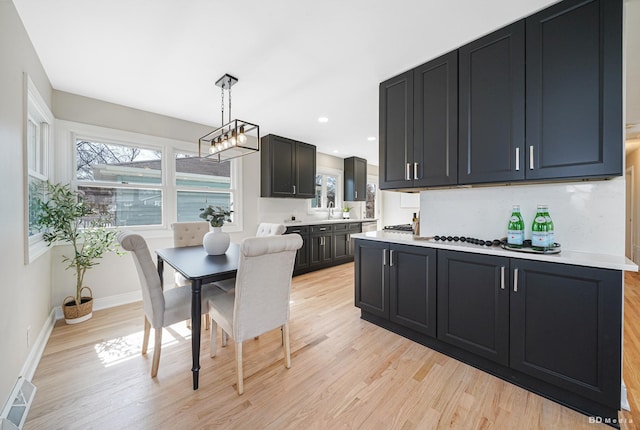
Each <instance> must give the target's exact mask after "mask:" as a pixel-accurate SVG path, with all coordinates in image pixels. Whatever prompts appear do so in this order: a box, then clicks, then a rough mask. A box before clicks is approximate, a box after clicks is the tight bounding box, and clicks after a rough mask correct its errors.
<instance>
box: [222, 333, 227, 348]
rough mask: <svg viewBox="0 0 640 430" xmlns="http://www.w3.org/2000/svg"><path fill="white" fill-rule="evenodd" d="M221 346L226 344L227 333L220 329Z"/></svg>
mask: <svg viewBox="0 0 640 430" xmlns="http://www.w3.org/2000/svg"><path fill="white" fill-rule="evenodd" d="M222 346H227V333H226V332H225V331H224V330H222Z"/></svg>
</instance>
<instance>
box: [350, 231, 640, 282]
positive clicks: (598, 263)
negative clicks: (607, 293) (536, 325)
mask: <svg viewBox="0 0 640 430" xmlns="http://www.w3.org/2000/svg"><path fill="white" fill-rule="evenodd" d="M351 237H352V238H353V239H368V240H375V241H379V242H389V243H399V244H405V245H414V246H424V247H427V248H437V249H448V250H451V251H462V252H473V253H476V254H486V255H497V256H500V257H511V258H520V259H524V260H536V261H546V262H550V263H561V264H573V265H576V266H588V267H598V268H601V269H614V270H627V271H631V272H637V271H638V265H637V264H635V263H634V262H633V261H631V260H629V259H628V258H627V257H625V256H620V255H608V254H591V253H586V252H577V251H569V250H566V251H562V252H560V253H559V254H533V253H527V252H519V251H510V250H507V249H503V248H501V247H499V246H491V247H488V246H482V245H472V244H468V243H466V242H465V243H463V242H436V241H435V240H433V239H431V240H425V239H416V238H415V237H414V236H413V234H411V233H402V232H396V231H370V232H366V233H358V234H353V235H351Z"/></svg>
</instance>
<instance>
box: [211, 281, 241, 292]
mask: <svg viewBox="0 0 640 430" xmlns="http://www.w3.org/2000/svg"><path fill="white" fill-rule="evenodd" d="M213 285H215V286H216V287H218V288H220V289H221V290H222V291H224V292H225V293H228V292H229V291H232V290H233V289H235V288H236V278H233V279H225V280H224V281H218V282H214V283H213Z"/></svg>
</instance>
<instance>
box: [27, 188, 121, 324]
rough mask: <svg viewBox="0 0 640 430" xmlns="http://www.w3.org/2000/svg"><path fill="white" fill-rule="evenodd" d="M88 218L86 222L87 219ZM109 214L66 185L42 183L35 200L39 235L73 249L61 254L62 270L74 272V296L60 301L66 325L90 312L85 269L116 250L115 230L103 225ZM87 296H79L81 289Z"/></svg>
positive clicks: (108, 223)
mask: <svg viewBox="0 0 640 430" xmlns="http://www.w3.org/2000/svg"><path fill="white" fill-rule="evenodd" d="M89 218H91V220H90V221H87V219H89ZM110 223H111V217H110V216H108V215H105V214H97V213H95V212H94V210H93V209H92V208H91V207H90V206H89V205H88V204H87V203H86V202H85V200H84V199H83V198H82V195H81V194H80V193H78V192H76V191H73V190H71V186H70V185H68V184H66V185H63V184H52V183H49V182H47V183H46V185H45V197H44V198H41V199H38V201H37V215H36V225H37V226H38V227H39V228H44V232H43V238H44V241H45V242H46V243H47V245H49V246H50V245H51V244H53V243H55V242H66V243H69V244H71V246H72V248H73V254H72V255H63V256H62V261H64V262H67V263H68V264H67V267H66V269H73V270H74V271H75V274H76V293H75V296H68V297H66V298H65V299H64V300H63V301H62V311H63V313H64V317H65V321H66V322H67V324H76V323H79V322H82V321H86V320H88V319H89V318H91V316H92V314H93V294H92V292H91V289H90V288H89V287H87V286H85V285H84V275H85V274H86V272H87V270H89V269H91V268H92V267H94V266H95V265H97V264H98V261H96V260H99V259H100V258H102V257H103V256H104V254H105V253H107V252H111V251H117V252H118V253H119V248H118V246H117V242H116V240H115V239H116V234H117V231H116V230H115V229H112V228H107V226H108V225H110ZM85 289H86V290H88V292H89V295H88V296H83V295H82V291H83V290H85Z"/></svg>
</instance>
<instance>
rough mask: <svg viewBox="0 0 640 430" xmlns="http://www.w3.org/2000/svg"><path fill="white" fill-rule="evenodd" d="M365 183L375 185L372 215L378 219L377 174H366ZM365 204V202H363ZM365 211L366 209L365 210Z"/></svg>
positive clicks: (378, 190)
mask: <svg viewBox="0 0 640 430" xmlns="http://www.w3.org/2000/svg"><path fill="white" fill-rule="evenodd" d="M367 184H375V185H376V198H375V199H374V209H373V217H374V218H375V219H377V220H379V219H380V213H381V212H380V210H381V208H380V202H381V201H380V185H379V182H378V175H367ZM365 204H366V202H365ZM365 213H366V210H365Z"/></svg>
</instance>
